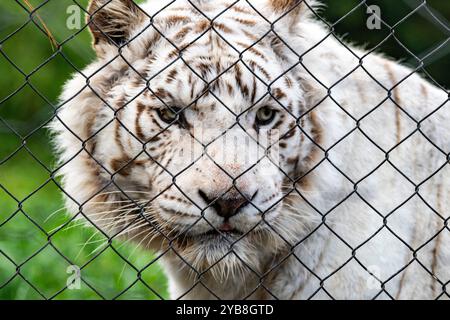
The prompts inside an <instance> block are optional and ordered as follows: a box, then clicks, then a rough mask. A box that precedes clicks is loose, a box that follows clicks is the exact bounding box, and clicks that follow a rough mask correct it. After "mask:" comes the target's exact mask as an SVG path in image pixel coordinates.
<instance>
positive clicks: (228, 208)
mask: <svg viewBox="0 0 450 320" xmlns="http://www.w3.org/2000/svg"><path fill="white" fill-rule="evenodd" d="M198 193H199V195H200V197H201V198H202V199H203V200H204V201H205V202H206V204H207V205H208V206H212V207H213V208H214V209H215V210H216V212H217V214H218V215H219V216H221V217H222V218H224V219H225V220H228V219H229V218H231V217H233V216H235V215H236V214H238V213H239V211H240V210H241V209H242V208H244V207H245V206H247V205H248V204H250V202H251V201H252V200H253V199H254V198H255V196H256V194H257V193H258V191H256V192H255V193H254V194H253V195H252V196H250V197H248V196H247V195H245V194H244V195H242V194H241V193H239V192H238V191H237V190H233V191H230V192H228V193H227V194H225V195H223V196H222V197H220V198H218V199H216V198H214V197H212V196H211V195H208V194H207V193H206V192H204V191H202V190H199V191H198Z"/></svg>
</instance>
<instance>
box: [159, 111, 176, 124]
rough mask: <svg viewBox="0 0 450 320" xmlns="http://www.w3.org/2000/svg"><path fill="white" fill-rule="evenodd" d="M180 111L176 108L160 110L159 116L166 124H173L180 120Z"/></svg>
mask: <svg viewBox="0 0 450 320" xmlns="http://www.w3.org/2000/svg"><path fill="white" fill-rule="evenodd" d="M179 111H180V109H178V108H175V107H171V108H163V109H158V116H159V118H160V119H161V120H162V121H164V122H166V123H173V122H174V121H175V120H177V119H178V112H179Z"/></svg>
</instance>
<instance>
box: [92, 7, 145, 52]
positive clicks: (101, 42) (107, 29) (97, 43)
mask: <svg viewBox="0 0 450 320" xmlns="http://www.w3.org/2000/svg"><path fill="white" fill-rule="evenodd" d="M145 18H146V15H145V14H144V12H143V11H142V10H141V9H140V8H139V7H138V6H137V5H136V4H135V3H134V1H133V0H92V1H91V2H90V4H89V8H88V16H87V23H88V25H89V28H90V30H91V33H92V36H93V37H94V49H95V50H96V51H97V53H100V52H101V51H103V50H104V46H105V45H109V46H110V45H113V46H116V47H119V46H121V45H123V44H124V43H126V42H127V40H129V37H130V35H131V32H132V31H133V29H134V27H136V26H137V25H138V24H139V23H141V22H143V21H144V20H145Z"/></svg>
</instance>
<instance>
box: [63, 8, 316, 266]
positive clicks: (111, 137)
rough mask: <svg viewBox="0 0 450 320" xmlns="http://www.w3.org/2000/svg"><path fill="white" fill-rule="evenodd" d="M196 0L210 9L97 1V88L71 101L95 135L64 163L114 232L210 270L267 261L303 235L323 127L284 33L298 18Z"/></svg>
mask: <svg viewBox="0 0 450 320" xmlns="http://www.w3.org/2000/svg"><path fill="white" fill-rule="evenodd" d="M195 3H197V5H198V6H199V7H201V12H202V13H200V11H198V8H197V7H196V6H194V5H193V4H192V3H190V2H188V1H176V2H173V3H170V4H164V5H163V4H159V5H156V4H154V3H153V2H151V1H150V2H149V3H147V4H145V5H142V6H141V9H139V8H137V7H136V6H135V5H134V4H133V3H132V1H118V0H116V1H112V2H107V1H93V2H92V4H91V7H90V10H89V12H90V14H91V18H92V22H91V30H92V32H93V34H94V46H95V48H96V50H97V53H98V56H99V59H98V61H97V62H96V63H94V64H93V65H91V66H90V67H89V68H88V72H89V70H91V71H92V77H90V78H89V85H88V87H86V86H84V91H83V94H82V95H81V97H80V95H78V96H77V98H76V99H83V100H80V101H79V104H78V105H77V103H71V104H69V105H68V106H66V107H65V108H64V109H63V111H62V112H61V116H60V118H61V119H63V121H64V120H65V121H67V126H68V127H70V128H71V129H72V130H73V131H74V132H77V133H78V134H79V136H80V137H82V140H83V142H80V141H78V142H76V143H75V144H76V145H78V146H79V145H80V143H81V144H82V146H84V147H82V148H81V149H83V150H82V152H81V153H78V154H77V155H76V156H75V159H73V160H71V161H70V163H69V164H68V165H66V166H65V169H63V170H64V172H65V174H63V176H64V179H65V184H66V186H68V187H69V185H71V184H72V185H77V187H76V188H77V189H76V190H75V187H73V188H74V189H73V191H74V192H75V193H76V194H77V195H79V198H78V201H79V202H80V203H82V204H83V209H84V210H83V212H84V213H85V214H86V215H88V216H89V214H91V213H92V215H91V218H92V220H93V221H94V222H96V221H97V223H98V225H99V226H100V227H103V228H104V229H107V230H109V232H110V233H112V234H117V233H119V234H125V235H128V236H129V237H133V238H136V239H138V240H140V241H141V242H142V243H144V244H147V243H148V244H150V243H151V246H152V247H153V248H164V247H167V246H170V247H171V248H172V249H174V250H175V251H177V253H178V254H179V255H180V256H181V257H182V258H183V259H185V260H186V261H188V262H189V264H191V265H194V267H196V268H199V269H203V270H204V269H206V268H209V267H211V266H213V265H215V264H220V265H221V266H223V268H222V269H223V270H225V269H227V270H233V269H235V268H237V266H242V264H244V265H250V266H251V267H254V268H258V267H260V266H259V265H258V259H257V258H255V257H257V256H258V255H259V254H260V253H259V252H258V251H259V250H261V248H260V247H261V246H263V247H264V246H266V245H267V241H272V242H273V241H275V242H277V241H278V242H280V241H284V240H285V239H289V237H290V234H289V232H288V230H289V224H292V223H293V221H295V219H297V217H295V215H296V213H295V212H293V210H292V208H291V206H290V201H291V200H292V197H295V196H297V192H298V189H301V188H302V185H301V184H302V180H300V181H299V180H298V179H299V178H300V177H302V174H304V173H305V172H307V169H308V168H307V164H308V163H310V162H311V160H312V158H313V155H314V151H315V144H314V142H313V140H314V139H315V138H316V137H317V136H318V134H319V128H318V125H317V120H316V119H315V118H314V113H309V112H308V108H309V106H308V105H307V99H306V97H305V96H306V94H307V93H306V92H305V87H304V86H302V84H301V79H300V78H301V76H300V75H299V72H298V64H299V62H298V61H299V57H298V56H297V55H296V54H294V52H293V51H291V50H290V48H289V47H288V46H287V45H286V44H285V43H284V41H283V39H282V37H281V36H280V34H282V35H285V36H289V32H291V31H289V28H288V27H287V26H288V24H286V25H284V27H283V24H282V23H280V24H281V29H280V30H279V33H274V32H273V31H270V30H271V24H270V23H269V22H267V21H265V20H264V18H262V17H261V16H260V13H258V12H257V11H256V10H255V8H252V7H251V6H250V5H249V4H248V3H247V2H244V1H241V2H239V3H237V4H235V5H231V4H229V3H226V2H216V1H215V2H204V1H203V2H201V1H200V2H199V1H197V2H195ZM257 3H258V4H259V7H260V10H261V12H267V8H266V7H267V5H270V3H271V2H268V3H267V4H265V5H264V6H261V2H257ZM276 3H278V2H277V1H273V2H272V5H274V4H276ZM278 5H281V4H278ZM155 6H160V8H155ZM255 6H256V5H255ZM228 7H229V9H228V10H226V11H224V10H225V9H226V8H228ZM161 8H164V10H160V9H161ZM256 8H258V7H257V6H256ZM141 10H142V11H141ZM264 10H266V11H264ZM272 11H274V12H275V11H276V10H275V9H273V8H272ZM149 16H151V17H153V18H152V24H151V25H150V19H149ZM278 16H280V14H278ZM214 17H216V18H214ZM287 18H289V17H286V19H287ZM275 29H276V28H275ZM118 47H119V48H120V49H118ZM97 70H99V71H97ZM75 81H78V82H79V83H78V85H79V86H82V87H83V85H82V82H83V79H75V80H72V82H75ZM72 86H73V85H72ZM74 89H75V88H71V84H70V83H69V85H67V87H66V96H68V95H70V94H69V93H68V92H67V91H70V92H72V94H73V93H74ZM83 95H84V97H83ZM77 108H78V110H77ZM82 118H83V121H81V123H75V122H77V121H80V120H81V119H82ZM77 130H79V131H81V132H79V131H77ZM66 134H67V133H66ZM61 139H62V138H61V137H60V140H61ZM61 141H62V140H61ZM67 157H69V155H67ZM81 171H83V172H81ZM74 172H79V174H74ZM87 172H90V173H87ZM88 174H89V176H88ZM69 188H70V187H69ZM69 193H70V191H69ZM106 207H107V209H106V210H105V208H106ZM97 212H107V213H105V214H104V215H103V216H105V215H108V217H111V220H112V221H113V222H114V223H111V220H109V222H108V223H105V219H102V218H103V216H102V215H100V216H99V215H96V213H97ZM106 221H108V220H106ZM223 270H222V271H223Z"/></svg>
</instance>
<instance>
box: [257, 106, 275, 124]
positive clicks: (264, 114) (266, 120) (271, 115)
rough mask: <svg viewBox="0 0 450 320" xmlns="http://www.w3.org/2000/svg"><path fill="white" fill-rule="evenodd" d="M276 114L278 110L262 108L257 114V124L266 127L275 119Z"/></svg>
mask: <svg viewBox="0 0 450 320" xmlns="http://www.w3.org/2000/svg"><path fill="white" fill-rule="evenodd" d="M276 114H277V112H276V110H274V109H272V108H270V107H268V106H265V107H262V108H260V109H259V110H258V111H257V112H256V122H257V124H258V125H259V126H266V125H268V124H270V123H271V122H272V121H273V119H275V115H276Z"/></svg>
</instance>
